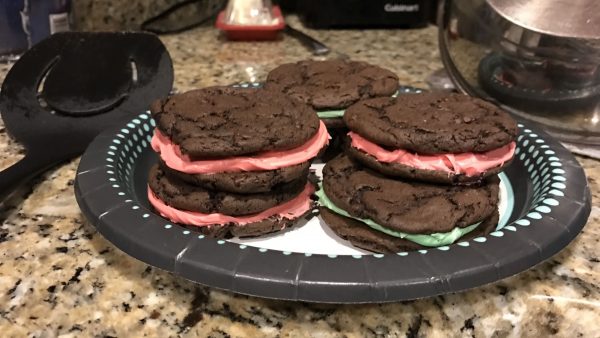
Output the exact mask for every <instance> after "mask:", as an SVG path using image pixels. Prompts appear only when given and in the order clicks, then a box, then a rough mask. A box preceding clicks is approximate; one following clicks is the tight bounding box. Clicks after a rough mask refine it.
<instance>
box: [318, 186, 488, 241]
mask: <svg viewBox="0 0 600 338" xmlns="http://www.w3.org/2000/svg"><path fill="white" fill-rule="evenodd" d="M316 195H317V197H318V198H319V204H320V205H321V206H323V207H325V208H327V209H329V210H331V211H333V212H335V213H336V214H339V215H342V216H345V217H349V218H353V219H355V220H358V221H361V222H363V223H365V224H366V225H368V226H370V227H371V228H373V229H375V230H377V231H381V232H383V233H385V234H388V235H390V236H394V237H399V238H404V239H406V240H409V241H411V242H415V243H417V244H421V245H423V246H428V247H436V246H443V245H450V244H452V243H454V242H455V241H456V240H457V239H459V238H461V237H462V236H464V235H466V234H468V233H469V232H471V231H473V230H475V228H477V226H478V225H479V224H480V223H476V224H473V225H469V226H468V227H464V228H459V227H456V228H454V229H452V231H450V232H440V233H433V234H429V235H418V234H407V233H404V232H399V231H395V230H391V229H388V228H386V227H384V226H381V225H379V224H377V223H375V222H374V221H373V220H371V219H363V218H358V217H354V216H352V215H350V214H349V213H347V212H346V211H345V210H343V209H340V208H338V207H337V206H336V205H335V204H333V202H332V201H331V200H330V199H329V197H327V195H326V194H325V191H324V190H323V186H322V185H321V184H319V190H318V191H317V192H316Z"/></svg>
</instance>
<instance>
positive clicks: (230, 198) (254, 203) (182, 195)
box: [148, 164, 307, 216]
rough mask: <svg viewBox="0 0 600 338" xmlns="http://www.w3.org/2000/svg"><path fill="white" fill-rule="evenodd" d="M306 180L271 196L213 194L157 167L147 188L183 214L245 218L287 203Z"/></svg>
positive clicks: (288, 185)
mask: <svg viewBox="0 0 600 338" xmlns="http://www.w3.org/2000/svg"><path fill="white" fill-rule="evenodd" d="M306 181H307V178H306V177H303V178H300V179H298V180H296V181H292V182H290V183H287V184H284V185H281V186H280V187H279V188H278V189H277V190H274V191H271V192H268V193H256V194H234V193H226V192H220V191H211V190H207V189H203V188H200V187H198V186H195V185H191V184H189V183H186V182H184V181H182V180H180V179H178V178H176V177H173V176H170V175H167V174H166V173H165V172H164V171H163V170H162V169H161V168H160V166H159V165H158V164H156V165H154V166H153V167H152V168H151V169H150V174H149V177H148V185H149V186H150V189H152V191H153V192H154V194H155V195H156V196H157V197H158V198H159V199H160V200H162V201H163V202H164V203H165V204H167V205H169V206H171V207H173V208H176V209H179V210H184V211H197V212H201V213H205V214H210V213H221V214H224V215H228V216H242V215H250V214H255V213H259V212H261V211H264V210H267V209H269V208H272V207H274V206H276V205H279V204H281V203H284V202H287V201H289V200H291V199H293V198H294V197H296V196H298V194H299V193H300V192H301V191H302V190H303V189H304V186H305V184H306Z"/></svg>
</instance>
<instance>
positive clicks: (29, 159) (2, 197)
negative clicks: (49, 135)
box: [0, 153, 56, 204]
mask: <svg viewBox="0 0 600 338" xmlns="http://www.w3.org/2000/svg"><path fill="white" fill-rule="evenodd" d="M55 163H56V161H55V160H52V158H51V157H50V156H44V155H42V154H35V155H34V154H29V153H28V154H27V155H25V157H24V158H23V159H21V160H20V161H19V162H17V163H15V164H13V165H12V166H10V167H8V168H7V169H4V170H3V171H1V172H0V204H3V203H4V202H5V201H6V200H7V199H9V198H10V197H11V196H12V194H13V193H14V191H15V190H16V189H17V188H18V187H20V186H22V185H23V184H25V183H27V182H29V181H30V180H31V179H32V178H34V177H35V176H37V175H39V174H40V173H42V172H43V171H45V170H46V169H48V168H49V167H51V166H52V165H54V164H55Z"/></svg>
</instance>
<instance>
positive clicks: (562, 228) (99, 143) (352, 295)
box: [75, 113, 590, 303]
mask: <svg viewBox="0 0 600 338" xmlns="http://www.w3.org/2000/svg"><path fill="white" fill-rule="evenodd" d="M153 122H154V121H153V120H152V118H151V117H150V116H149V114H148V113H143V114H139V115H138V116H136V117H135V118H133V119H131V120H130V121H127V122H126V123H124V124H123V125H122V126H119V127H118V128H114V129H112V130H108V131H106V132H104V133H102V134H101V135H99V136H98V137H97V138H96V140H94V142H93V143H92V144H91V145H90V146H89V148H88V149H87V150H86V152H85V154H84V155H83V156H82V159H81V162H80V164H79V168H78V170H77V175H76V179H75V194H76V198H77V201H78V203H79V205H80V208H81V210H82V212H83V214H84V215H85V216H86V218H87V219H88V220H89V221H90V223H91V224H92V225H93V226H94V227H95V228H96V229H97V231H98V232H99V233H101V234H102V235H103V236H104V237H105V238H106V239H108V240H109V241H110V242H112V243H113V244H114V245H116V246H117V247H118V248H120V249H121V250H123V251H124V252H126V253H127V254H129V255H130V256H132V257H134V258H136V259H139V260H141V261H143V262H145V263H147V264H150V265H153V266H156V267H158V268H161V269H164V270H167V271H170V272H172V273H174V274H176V275H179V276H181V277H183V278H186V279H189V280H192V281H195V282H197V283H201V284H204V285H208V286H212V287H216V288H222V289H227V290H230V291H233V292H237V293H242V294H248V295H254V296H261V297H268V298H277V299H288V300H301V301H311V302H333V303H364V302H387V301H400V300H407V299H412V298H420V297H428V296H433V295H438V294H442V293H447V292H457V291H461V290H465V289H468V288H472V287H476V286H479V285H483V284H486V283H489V282H493V281H496V280H498V279H500V278H504V277H507V276H510V275H513V274H515V273H518V272H520V271H522V270H524V269H527V268H529V267H531V266H533V265H535V264H537V263H539V262H541V261H542V260H544V259H547V258H549V257H551V256H552V255H553V254H555V253H556V252H558V251H559V250H561V249H562V248H563V247H564V246H566V245H567V244H568V243H569V242H570V241H571V240H572V239H573V238H574V237H575V236H576V235H577V234H578V233H579V232H580V231H581V229H582V228H583V226H584V224H585V222H586V220H587V217H588V215H589V212H590V195H589V189H588V186H587V181H586V178H585V175H584V173H583V170H582V169H581V167H580V166H579V164H578V163H577V161H576V160H575V158H574V157H573V156H572V155H571V154H570V153H569V152H568V151H567V150H566V149H565V148H563V147H562V146H561V145H560V143H558V142H557V141H555V140H554V139H552V138H551V137H549V136H548V135H547V134H546V133H544V132H543V131H541V130H538V129H537V128H536V127H535V126H529V125H527V124H525V123H522V124H520V125H519V129H520V135H519V141H518V142H517V144H518V145H517V150H518V151H517V152H518V155H517V156H516V157H515V159H514V160H513V161H512V163H511V164H510V165H509V166H508V167H507V169H506V170H505V171H504V173H503V175H504V176H505V177H502V181H503V182H504V184H505V185H506V194H507V196H506V199H507V200H506V202H507V205H510V207H506V208H505V209H506V210H505V211H504V212H503V213H502V214H501V221H500V222H499V225H498V227H497V228H496V229H495V230H494V231H493V232H492V233H490V234H489V235H487V236H482V237H476V238H472V239H468V238H466V239H459V240H458V241H457V242H456V243H455V244H452V245H447V246H442V247H438V248H427V249H421V250H418V251H412V252H405V251H402V252H397V253H386V254H366V253H364V252H362V253H357V252H354V253H352V254H343V253H340V252H329V253H324V254H319V253H316V252H311V251H306V252H303V251H302V250H298V246H292V247H290V248H289V249H277V248H272V247H263V246H260V245H259V246H257V244H253V243H252V242H239V243H236V242H232V241H229V240H224V239H219V240H216V239H212V238H209V237H206V236H205V235H203V234H201V233H199V232H198V231H197V230H196V229H191V228H188V227H184V226H181V225H179V224H176V223H172V222H170V221H168V220H166V219H164V218H162V217H161V216H160V215H157V214H156V213H155V212H154V211H153V210H152V209H151V208H150V206H149V203H148V200H147V197H146V188H147V183H146V177H147V174H148V170H149V168H150V166H151V165H153V164H154V163H155V162H156V161H157V156H156V154H154V152H153V151H152V150H151V149H150V144H149V138H150V137H151V136H152V130H153V129H154V127H155V124H154V123H153ZM527 130H528V131H527ZM537 140H542V142H537ZM115 141H117V142H115ZM526 142H527V145H525V143H526ZM109 159H110V160H109ZM525 163H527V164H525ZM315 219H317V218H315Z"/></svg>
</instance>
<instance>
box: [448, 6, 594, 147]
mask: <svg viewBox="0 0 600 338" xmlns="http://www.w3.org/2000/svg"><path fill="white" fill-rule="evenodd" d="M438 26H439V43H440V52H441V55H442V59H443V62H444V66H445V67H446V70H447V71H448V73H449V74H450V77H451V78H452V80H453V82H454V83H455V85H456V86H457V87H458V88H459V89H460V90H462V91H463V92H465V93H467V94H470V95H474V96H479V97H483V98H486V99H490V100H494V101H496V102H498V103H499V104H501V105H503V106H504V107H505V108H507V109H509V110H510V111H511V112H513V113H514V114H515V115H518V116H520V117H522V118H525V119H528V120H532V121H535V122H538V123H541V124H543V125H544V126H545V128H546V129H547V130H548V131H549V132H551V133H552V134H554V135H555V136H557V137H558V138H560V139H561V140H563V141H568V142H573V143H581V144H593V145H600V1H597V0H455V1H452V0H445V1H442V3H441V4H440V7H439V9H438Z"/></svg>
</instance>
